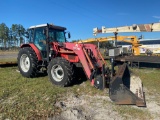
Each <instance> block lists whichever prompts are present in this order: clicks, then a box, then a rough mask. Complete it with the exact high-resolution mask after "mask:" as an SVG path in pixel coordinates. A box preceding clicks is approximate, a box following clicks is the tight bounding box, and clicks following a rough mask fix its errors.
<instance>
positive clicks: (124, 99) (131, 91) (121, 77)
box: [109, 63, 146, 107]
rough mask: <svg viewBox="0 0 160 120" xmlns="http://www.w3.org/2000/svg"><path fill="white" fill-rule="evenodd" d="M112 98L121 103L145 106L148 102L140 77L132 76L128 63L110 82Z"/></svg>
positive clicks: (120, 68) (122, 66) (121, 67)
mask: <svg viewBox="0 0 160 120" xmlns="http://www.w3.org/2000/svg"><path fill="white" fill-rule="evenodd" d="M109 96H110V99H111V100H112V101H113V102H115V103H116V104H120V105H137V106H139V107H145V106H146V102H145V98H144V92H143V88H142V82H141V80H140V78H139V77H136V76H131V75H130V72H129V69H128V66H127V64H126V63H124V64H123V65H121V66H120V67H119V70H118V72H117V74H116V76H114V77H113V78H112V80H111V81H110V84H109Z"/></svg>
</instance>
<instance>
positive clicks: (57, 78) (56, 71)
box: [48, 57, 74, 87]
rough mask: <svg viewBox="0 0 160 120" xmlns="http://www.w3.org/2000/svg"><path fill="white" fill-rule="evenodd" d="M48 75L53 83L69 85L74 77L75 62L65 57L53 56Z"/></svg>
mask: <svg viewBox="0 0 160 120" xmlns="http://www.w3.org/2000/svg"><path fill="white" fill-rule="evenodd" d="M48 76H49V79H50V81H51V82H52V84H55V85H59V86H63V87H65V86H69V85H71V83H72V80H73V79H74V70H73V64H71V63H70V62H69V61H67V60H65V59H64V58H61V57H57V58H53V59H52V60H51V62H50V63H49V65H48Z"/></svg>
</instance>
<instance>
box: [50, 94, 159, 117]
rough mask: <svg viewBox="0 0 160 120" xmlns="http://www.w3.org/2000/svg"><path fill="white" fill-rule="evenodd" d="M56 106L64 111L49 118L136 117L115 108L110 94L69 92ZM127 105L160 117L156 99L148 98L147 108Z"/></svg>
mask: <svg viewBox="0 0 160 120" xmlns="http://www.w3.org/2000/svg"><path fill="white" fill-rule="evenodd" d="M55 106H56V107H59V108H60V109H61V111H62V112H61V113H60V114H59V115H56V116H54V117H52V118H48V120H124V119H134V118H136V116H133V115H132V113H131V114H128V113H123V114H121V113H120V112H118V110H115V109H117V108H116V107H117V106H118V105H115V104H114V103H112V101H111V100H110V98H109V97H108V96H99V95H95V96H89V95H81V96H75V95H74V94H68V95H67V96H66V97H65V98H63V100H61V101H58V102H56V104H55ZM118 107H121V106H118ZM122 107H124V106H122ZM125 107H126V108H127V109H128V108H129V109H134V110H140V111H143V112H144V113H145V112H146V114H148V113H149V114H151V118H153V119H155V120H159V119H160V114H159V113H160V106H159V105H158V104H157V103H156V102H155V101H150V100H149V99H148V100H147V107H146V108H143V107H142V108H141V107H137V106H125ZM144 115H145V114H144ZM136 119H137V118H136ZM138 119H139V118H138Z"/></svg>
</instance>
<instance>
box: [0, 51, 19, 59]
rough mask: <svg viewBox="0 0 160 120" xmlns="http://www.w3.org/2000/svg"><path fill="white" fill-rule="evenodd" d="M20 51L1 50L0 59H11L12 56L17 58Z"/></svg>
mask: <svg viewBox="0 0 160 120" xmlns="http://www.w3.org/2000/svg"><path fill="white" fill-rule="evenodd" d="M17 56H18V52H9V53H8V52H7V53H6V52H1V53H0V59H10V58H17Z"/></svg>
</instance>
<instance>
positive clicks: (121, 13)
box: [117, 12, 129, 15]
mask: <svg viewBox="0 0 160 120" xmlns="http://www.w3.org/2000/svg"><path fill="white" fill-rule="evenodd" d="M117 15H129V14H128V13H123V12H120V13H117Z"/></svg>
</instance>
